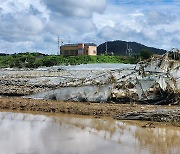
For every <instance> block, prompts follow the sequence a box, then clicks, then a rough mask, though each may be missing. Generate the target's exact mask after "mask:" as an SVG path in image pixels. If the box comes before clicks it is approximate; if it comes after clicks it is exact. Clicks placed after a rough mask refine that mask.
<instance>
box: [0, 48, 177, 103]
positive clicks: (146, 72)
mask: <svg viewBox="0 0 180 154" xmlns="http://www.w3.org/2000/svg"><path fill="white" fill-rule="evenodd" d="M171 54H172V53H171ZM171 54H170V53H168V52H167V53H166V54H164V55H162V56H153V57H152V58H151V59H148V60H146V61H142V62H140V63H138V64H137V65H130V64H119V65H118V64H117V65H116V64H113V65H110V64H89V65H88V64H87V65H79V66H54V67H48V68H47V67H45V68H38V69H8V68H6V69H1V72H0V85H1V87H2V88H1V90H0V93H1V95H20V96H23V97H28V98H38V99H53V100H62V101H81V102H114V103H119V102H121V103H122V102H125V103H129V102H141V103H147V104H179V102H180V61H179V59H176V58H172V55H171ZM175 54H178V55H179V50H178V51H176V52H175ZM173 55H174V53H173Z"/></svg>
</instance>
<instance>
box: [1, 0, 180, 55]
mask: <svg viewBox="0 0 180 154" xmlns="http://www.w3.org/2000/svg"><path fill="white" fill-rule="evenodd" d="M58 36H59V37H60V38H61V39H63V42H64V43H69V42H70V43H80V42H94V43H96V44H98V45H99V44H100V43H103V42H105V41H106V40H108V41H112V40H125V41H136V42H139V43H142V44H145V45H148V46H153V47H157V48H163V49H166V50H169V49H171V48H173V47H176V48H180V0H0V53H15V52H27V51H28V52H35V51H36V50H37V52H42V53H48V54H56V53H57V51H58V49H57V48H58V45H57V37H58Z"/></svg>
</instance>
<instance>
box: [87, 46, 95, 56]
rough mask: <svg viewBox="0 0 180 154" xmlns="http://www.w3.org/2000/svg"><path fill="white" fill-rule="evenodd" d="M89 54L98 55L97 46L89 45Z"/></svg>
mask: <svg viewBox="0 0 180 154" xmlns="http://www.w3.org/2000/svg"><path fill="white" fill-rule="evenodd" d="M88 55H91V56H96V55H97V47H96V46H89V49H88Z"/></svg>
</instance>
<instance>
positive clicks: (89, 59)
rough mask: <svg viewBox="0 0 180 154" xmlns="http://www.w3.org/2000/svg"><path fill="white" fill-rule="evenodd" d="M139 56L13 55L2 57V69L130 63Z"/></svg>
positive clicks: (0, 60) (0, 59) (0, 65)
mask: <svg viewBox="0 0 180 154" xmlns="http://www.w3.org/2000/svg"><path fill="white" fill-rule="evenodd" d="M139 59H140V55H138V56H130V57H129V56H109V55H98V56H87V55H84V56H70V57H63V56H57V55H44V54H40V53H29V52H27V53H19V54H13V55H0V67H1V68H3V67H18V68H37V67H40V66H47V67H48V66H54V65H78V64H92V63H130V64H135V63H137V62H138V61H139Z"/></svg>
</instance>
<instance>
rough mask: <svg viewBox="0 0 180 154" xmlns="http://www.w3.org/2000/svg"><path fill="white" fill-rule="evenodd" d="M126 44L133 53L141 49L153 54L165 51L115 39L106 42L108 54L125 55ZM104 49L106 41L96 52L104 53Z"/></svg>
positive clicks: (137, 52)
mask: <svg viewBox="0 0 180 154" xmlns="http://www.w3.org/2000/svg"><path fill="white" fill-rule="evenodd" d="M127 44H128V46H129V47H130V48H131V49H132V54H133V55H137V54H139V53H140V52H141V51H142V50H143V49H146V50H148V51H150V52H152V53H155V54H164V53H165V52H166V50H163V49H157V48H153V47H147V46H145V45H143V44H140V43H137V42H126V41H120V40H117V41H108V42H107V51H108V54H111V53H114V55H126V50H127ZM105 51H106V43H103V44H100V45H99V46H98V48H97V52H98V54H99V55H100V54H104V53H105Z"/></svg>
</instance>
